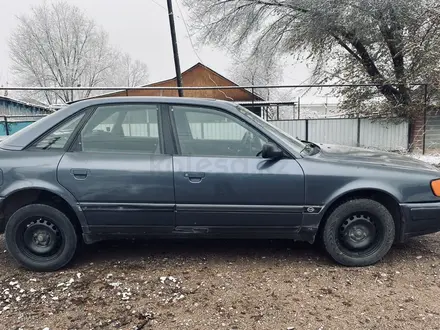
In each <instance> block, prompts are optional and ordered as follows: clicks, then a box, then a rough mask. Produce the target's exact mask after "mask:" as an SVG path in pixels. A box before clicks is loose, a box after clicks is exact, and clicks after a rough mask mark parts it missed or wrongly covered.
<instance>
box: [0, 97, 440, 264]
mask: <svg viewBox="0 0 440 330" xmlns="http://www.w3.org/2000/svg"><path fill="white" fill-rule="evenodd" d="M0 156H1V157H0V196H1V197H0V203H1V205H0V210H1V212H0V216H1V218H0V232H4V233H5V238H6V245H7V249H8V251H9V252H10V254H11V255H12V256H13V257H14V258H15V259H16V260H17V261H18V262H19V263H20V264H21V265H23V266H25V267H27V268H29V269H32V270H37V271H53V270H57V269H59V268H61V267H63V266H65V265H66V264H68V263H69V261H70V260H71V259H72V257H73V256H74V254H75V250H76V248H77V245H78V244H79V243H80V242H81V241H84V242H85V243H87V244H90V243H93V242H96V241H100V240H105V239H112V238H132V237H143V238H153V237H178V238H183V237H184V238H270V239H292V240H299V241H308V242H310V243H313V242H314V241H315V240H319V241H320V242H322V243H323V246H324V247H325V249H326V250H327V252H328V254H329V255H330V256H331V257H332V258H333V259H334V260H335V261H336V262H338V263H340V264H343V265H346V266H366V265H371V264H374V263H376V262H378V261H379V260H381V259H382V258H383V257H384V256H385V255H386V254H387V252H388V251H389V249H390V248H391V247H392V245H393V243H394V242H403V241H405V239H407V238H408V237H410V236H415V235H421V234H427V233H433V232H436V231H439V230H440V198H439V196H440V181H438V178H439V177H440V175H439V172H438V171H437V170H436V169H435V168H433V167H431V166H430V165H428V164H425V163H423V162H420V161H416V160H413V159H411V158H406V157H403V156H399V155H396V154H391V153H382V152H373V151H367V150H363V149H359V148H351V147H342V146H331V145H318V144H315V143H313V142H308V141H300V140H298V139H295V138H293V137H291V136H289V135H287V134H286V133H283V132H282V131H280V130H279V129H277V128H276V127H274V126H272V125H270V124H269V123H267V122H265V121H264V120H262V119H261V118H259V117H257V116H256V115H254V114H253V113H251V112H250V111H248V110H247V109H245V108H243V107H241V106H238V105H235V104H232V103H228V102H223V101H215V100H202V99H189V98H129V97H124V98H101V99H93V100H87V101H81V102H77V103H74V104H72V105H70V106H68V107H66V108H63V109H62V110H59V111H57V112H56V113H54V114H52V115H50V116H48V117H45V118H44V119H41V120H39V121H38V122H36V123H34V124H32V125H31V126H29V127H27V128H25V129H23V130H21V131H19V132H18V133H16V134H14V135H13V136H11V137H9V138H7V139H5V140H3V141H2V142H1V143H0Z"/></svg>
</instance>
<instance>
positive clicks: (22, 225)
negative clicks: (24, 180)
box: [5, 204, 77, 271]
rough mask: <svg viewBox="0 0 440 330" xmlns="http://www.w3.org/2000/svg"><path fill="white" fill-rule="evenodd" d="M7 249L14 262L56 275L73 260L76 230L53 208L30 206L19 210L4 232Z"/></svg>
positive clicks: (39, 205)
mask: <svg viewBox="0 0 440 330" xmlns="http://www.w3.org/2000/svg"><path fill="white" fill-rule="evenodd" d="M5 239H6V247H7V249H8V251H9V253H10V254H11V255H12V256H13V258H14V259H15V260H16V261H18V262H19V263H20V264H21V265H23V266H24V267H26V268H28V269H30V270H35V271H55V270H57V269H60V268H62V267H63V266H65V265H66V264H67V263H68V262H69V261H70V260H71V259H72V258H73V256H74V254H75V251H76V246H77V235H76V232H75V228H74V226H73V224H72V223H71V221H70V220H69V218H68V217H67V216H66V215H65V214H64V213H62V212H61V211H59V210H58V209H56V208H53V207H51V206H48V205H44V204H32V205H27V206H24V207H22V208H20V209H18V210H17V211H16V212H15V213H14V214H13V215H12V216H11V217H10V219H9V221H8V222H7V224H6V230H5Z"/></svg>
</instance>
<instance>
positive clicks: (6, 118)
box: [3, 116, 9, 135]
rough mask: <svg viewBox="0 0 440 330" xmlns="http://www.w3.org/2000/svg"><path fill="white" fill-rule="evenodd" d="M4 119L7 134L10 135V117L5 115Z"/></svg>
mask: <svg viewBox="0 0 440 330" xmlns="http://www.w3.org/2000/svg"><path fill="white" fill-rule="evenodd" d="M3 119H4V121H5V131H6V135H9V125H8V117H6V116H4V117H3Z"/></svg>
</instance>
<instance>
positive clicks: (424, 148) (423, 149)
mask: <svg viewBox="0 0 440 330" xmlns="http://www.w3.org/2000/svg"><path fill="white" fill-rule="evenodd" d="M424 86H425V97H424V104H425V106H424V110H423V139H422V154H423V155H424V154H425V151H426V110H427V109H426V108H427V107H428V84H425V85H424Z"/></svg>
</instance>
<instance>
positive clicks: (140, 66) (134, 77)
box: [105, 53, 148, 87]
mask: <svg viewBox="0 0 440 330" xmlns="http://www.w3.org/2000/svg"><path fill="white" fill-rule="evenodd" d="M115 58H116V61H115V62H116V65H114V66H113V68H112V69H111V70H110V71H109V72H108V74H107V76H106V78H105V82H106V84H107V85H109V86H130V87H133V86H140V85H145V84H146V83H147V82H148V66H147V65H146V64H145V63H144V62H141V61H139V60H133V58H132V57H131V56H130V55H129V54H124V53H116V55H115Z"/></svg>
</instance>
